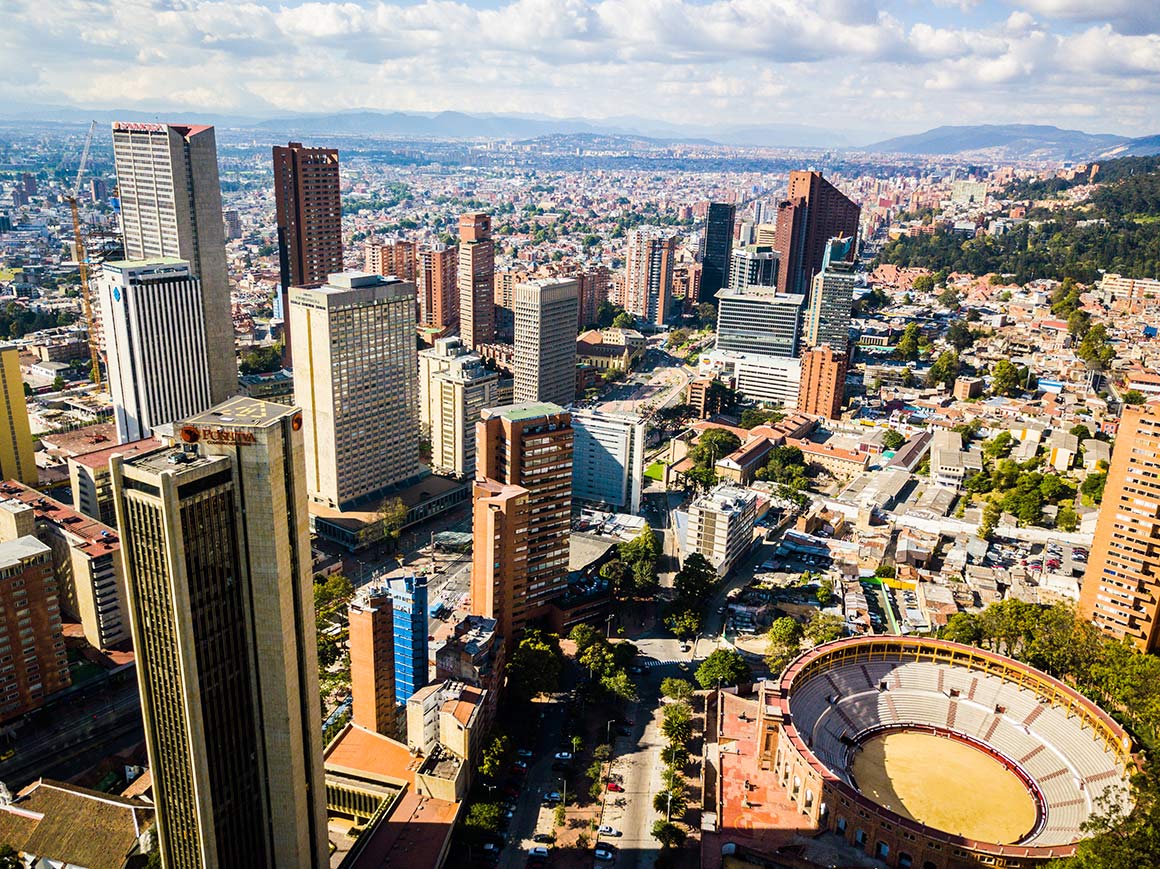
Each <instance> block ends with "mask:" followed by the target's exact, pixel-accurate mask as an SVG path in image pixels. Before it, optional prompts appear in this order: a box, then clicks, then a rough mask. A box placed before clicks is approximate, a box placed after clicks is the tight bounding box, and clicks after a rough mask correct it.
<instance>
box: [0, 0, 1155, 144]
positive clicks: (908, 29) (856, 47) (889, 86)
mask: <svg viewBox="0 0 1160 869" xmlns="http://www.w3.org/2000/svg"><path fill="white" fill-rule="evenodd" d="M895 5H896V4H894V3H891V2H889V0H501V2H500V4H499V5H497V6H495V7H493V8H487V9H480V8H477V7H473V6H472V5H471V4H470V3H468V2H461V0H419V2H415V3H410V2H404V0H395V2H384V0H367V2H344V0H309V2H295V0H284V2H282V3H273V2H270V3H264V2H253V0H251V2H230V0H117V2H112V0H51V2H47V3H46V2H44V0H7V2H6V4H5V6H6V13H7V14H6V19H5V25H6V35H7V37H8V39H7V41H6V44H7V50H6V51H5V52H4V53H2V54H0V81H2V82H3V83H4V85H5V87H4V88H0V93H4V94H5V95H6V96H7V97H8V98H9V99H11V100H13V101H20V102H36V101H40V102H52V103H85V104H91V105H94V106H104V107H138V106H140V107H170V106H171V107H173V108H174V109H178V110H180V109H195V108H196V109H210V110H212V109H215V108H218V109H222V110H223V111H226V110H228V111H231V112H247V111H329V110H336V109H342V108H355V107H372V108H384V109H410V110H438V109H460V110H467V111H472V110H474V111H521V112H540V113H548V114H558V115H569V116H576V115H587V116H590V117H605V116H617V115H630V114H635V115H639V116H642V117H656V118H660V119H664V120H669V121H685V122H687V121H689V120H691V119H695V120H697V121H701V122H705V123H710V122H712V123H726V124H728V123H736V124H752V123H760V122H762V121H764V120H769V119H770V118H771V117H773V116H774V115H776V116H778V117H781V118H784V117H787V116H790V115H796V116H797V117H799V118H804V120H805V122H807V123H813V124H816V125H819V126H832V127H835V128H839V129H840V128H852V127H853V128H872V127H874V126H875V125H879V124H898V123H903V124H906V125H907V126H908V127H910V128H913V127H914V126H915V125H917V124H930V125H935V124H938V123H969V122H982V121H996V122H999V121H1016V120H1022V119H1024V118H1030V117H1035V118H1037V119H1039V120H1044V119H1045V117H1047V116H1049V115H1050V112H1051V111H1052V107H1053V106H1057V107H1058V113H1059V114H1060V115H1061V116H1062V115H1068V116H1072V117H1084V115H1083V113H1082V112H1079V111H1077V110H1076V108H1075V107H1077V106H1083V105H1090V106H1093V107H1095V108H1094V111H1093V112H1092V113H1090V114H1088V115H1087V116H1086V117H1087V118H1088V119H1089V121H1088V123H1089V125H1090V126H1091V127H1092V128H1093V129H1094V128H1097V127H1102V128H1105V129H1111V130H1119V129H1122V128H1124V125H1125V124H1130V125H1131V126H1132V128H1133V130H1132V131H1138V132H1149V131H1153V130H1160V110H1158V109H1157V108H1155V107H1156V106H1157V105H1158V104H1160V102H1158V100H1157V97H1160V37H1157V36H1156V35H1154V32H1155V30H1157V29H1160V20H1157V19H1160V3H1151V2H1148V3H1144V2H1137V0H1131V2H1129V0H1105V2H1104V3H1101V4H1095V3H1083V2H1079V0H1026V2H1019V3H1018V4H1016V5H1017V8H1015V9H1014V10H1013V11H1012V12H1011V13H1010V15H1009V16H1008V17H1007V18H1006V20H1001V21H998V22H996V23H994V24H988V25H985V26H981V25H978V24H977V23H974V24H973V23H972V22H974V21H975V19H976V16H975V14H974V12H973V11H970V10H972V9H973V7H974V6H975V5H976V4H975V2H974V0H966V2H960V0H940V5H943V6H947V7H955V8H956V9H958V10H964V9H965V10H968V11H965V12H960V11H955V12H949V13H948V12H946V11H943V12H939V13H929V14H925V15H924V14H922V13H921V10H920V12H919V13H918V14H917V17H918V18H919V19H920V20H918V21H917V23H905V22H903V21H902V20H901V19H900V18H898V17H896V16H895V15H894V14H892V13H891V12H890V11H889V9H890V8H892V7H893V6H895ZM1096 6H1099V7H1100V9H1101V10H1102V9H1105V7H1106V12H1102V13H1097V12H1095V11H1093V10H1094V7H1096ZM1154 7H1155V8H1154ZM912 11H913V10H912ZM923 19H925V20H923ZM1063 20H1066V21H1068V22H1073V23H1071V24H1069V25H1067V27H1066V28H1065V29H1062V30H1061V29H1059V28H1058V26H1057V25H1058V22H1060V21H1063ZM1074 22H1081V24H1080V27H1081V29H1079V30H1076V29H1075V24H1074ZM1083 22H1087V24H1086V26H1085V24H1084V23H1083ZM1153 24H1155V25H1157V26H1155V27H1153V29H1152V30H1148V27H1149V26H1151V25H1153ZM935 95H938V98H937V99H936V98H934V97H935ZM889 132H893V129H884V130H883V133H884V134H885V133H889Z"/></svg>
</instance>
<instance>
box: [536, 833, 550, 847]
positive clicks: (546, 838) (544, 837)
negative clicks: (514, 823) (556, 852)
mask: <svg viewBox="0 0 1160 869" xmlns="http://www.w3.org/2000/svg"><path fill="white" fill-rule="evenodd" d="M532 841H533V842H536V843H538V844H540V845H551V844H552V842H554V841H555V839H554V838H553V837H552V834H551V833H536V835H534V836H532Z"/></svg>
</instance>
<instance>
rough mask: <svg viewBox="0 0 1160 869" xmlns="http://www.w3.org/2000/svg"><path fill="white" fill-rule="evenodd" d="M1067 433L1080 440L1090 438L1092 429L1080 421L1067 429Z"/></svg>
mask: <svg viewBox="0 0 1160 869" xmlns="http://www.w3.org/2000/svg"><path fill="white" fill-rule="evenodd" d="M1068 434H1071V435H1074V436H1075V437H1077V438H1078V439H1079V440H1081V441H1086V440H1091V436H1092V431H1091V429H1090V428H1088V427H1087V426H1086V425H1084V424H1083V423H1082V422H1079V423H1076V424H1075V425H1073V426H1072V427H1071V429H1069V431H1068Z"/></svg>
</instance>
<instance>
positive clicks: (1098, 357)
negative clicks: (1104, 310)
mask: <svg viewBox="0 0 1160 869" xmlns="http://www.w3.org/2000/svg"><path fill="white" fill-rule="evenodd" d="M1075 355H1076V356H1078V357H1079V358H1080V359H1082V360H1083V361H1084V364H1086V365H1087V366H1088V368H1091V369H1093V370H1095V371H1103V370H1104V369H1106V368H1107V367H1108V364H1109V363H1110V362H1111V361H1112V359H1114V358H1115V356H1116V350H1115V348H1114V347H1112V344H1111V342H1110V341H1109V340H1108V329H1107V327H1106V326H1105V325H1104V324H1103V323H1096V324H1095V325H1094V326H1092V327H1091V328H1090V329H1088V331H1087V334H1086V335H1084V337H1083V340H1082V341H1080V342H1079V347H1077V348H1076V351H1075Z"/></svg>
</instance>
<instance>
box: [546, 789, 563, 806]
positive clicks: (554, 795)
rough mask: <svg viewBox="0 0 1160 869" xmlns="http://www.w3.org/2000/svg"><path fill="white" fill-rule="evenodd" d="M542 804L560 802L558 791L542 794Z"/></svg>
mask: <svg viewBox="0 0 1160 869" xmlns="http://www.w3.org/2000/svg"><path fill="white" fill-rule="evenodd" d="M544 802H545V803H558V802H560V792H559V791H546V792H545V793H544Z"/></svg>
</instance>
